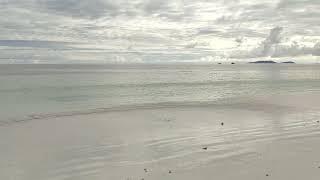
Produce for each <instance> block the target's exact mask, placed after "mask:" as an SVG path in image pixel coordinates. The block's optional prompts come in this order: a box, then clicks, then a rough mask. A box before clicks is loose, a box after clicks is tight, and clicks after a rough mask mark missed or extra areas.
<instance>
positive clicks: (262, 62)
mask: <svg viewBox="0 0 320 180" xmlns="http://www.w3.org/2000/svg"><path fill="white" fill-rule="evenodd" d="M250 63H253V64H274V63H277V62H275V61H254V62H250Z"/></svg>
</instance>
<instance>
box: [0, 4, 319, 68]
mask: <svg viewBox="0 0 320 180" xmlns="http://www.w3.org/2000/svg"><path fill="white" fill-rule="evenodd" d="M319 9H320V0H0V17H1V18H0V63H88V62H89V63H101V62H102V63H130V62H211V61H212V62H218V61H248V60H249V61H250V60H260V59H274V60H279V59H280V60H295V61H299V62H306V63H310V62H320V11H319Z"/></svg>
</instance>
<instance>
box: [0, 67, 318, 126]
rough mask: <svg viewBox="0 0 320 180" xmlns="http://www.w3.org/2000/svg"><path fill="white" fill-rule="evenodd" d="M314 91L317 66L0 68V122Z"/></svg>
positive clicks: (316, 89)
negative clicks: (98, 110) (114, 109)
mask: <svg viewBox="0 0 320 180" xmlns="http://www.w3.org/2000/svg"><path fill="white" fill-rule="evenodd" d="M306 91H309V92H310V91H320V65H287V64H272V65H255V64H242V65H0V121H1V122H10V121H17V120H23V119H27V118H34V117H37V116H39V115H41V116H46V115H52V114H55V115H59V114H63V113H70V112H78V113H79V112H90V111H95V110H97V109H101V108H119V107H124V106H125V107H136V106H139V107H140V106H150V104H152V105H157V104H162V105H164V106H165V105H179V104H181V105H183V104H186V103H193V104H197V103H215V102H220V101H223V100H227V99H229V98H239V97H248V98H250V97H253V96H263V95H269V94H271V93H273V94H280V93H298V92H306Z"/></svg>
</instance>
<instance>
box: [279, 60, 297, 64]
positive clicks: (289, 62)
mask: <svg viewBox="0 0 320 180" xmlns="http://www.w3.org/2000/svg"><path fill="white" fill-rule="evenodd" d="M282 63H284V64H295V62H293V61H285V62H282Z"/></svg>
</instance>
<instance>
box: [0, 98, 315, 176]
mask: <svg viewBox="0 0 320 180" xmlns="http://www.w3.org/2000/svg"><path fill="white" fill-rule="evenodd" d="M319 120H320V94H319V93H317V92H311V93H301V94H295V95H290V96H289V95H288V96H287V95H274V96H266V97H261V98H252V99H241V98H238V99H230V100H228V101H225V102H220V103H218V104H211V105H210V104H207V105H202V106H197V105H193V106H183V105H181V106H171V107H168V108H166V107H161V108H159V107H158V108H143V107H140V108H136V109H127V110H122V111H121V110H117V111H108V112H99V113H90V114H81V115H72V116H61V117H49V116H48V117H46V118H44V117H43V118H41V117H40V118H36V119H33V120H29V121H22V122H16V123H11V124H6V125H1V126H0V147H1V149H0V159H1V161H0V179H18V180H20V179H21V180H45V179H50V180H62V179H68V180H87V179H97V180H109V179H110V180H118V179H119V180H127V179H130V180H141V179H144V180H148V179H152V180H153V179H154V180H163V179H166V180H170V179H172V180H194V179H199V180H207V179H219V180H231V179H237V180H259V179H279V180H283V179H290V180H301V179H308V180H316V179H317V180H318V179H319V178H320V156H319V152H320V143H319V142H320V123H319Z"/></svg>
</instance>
